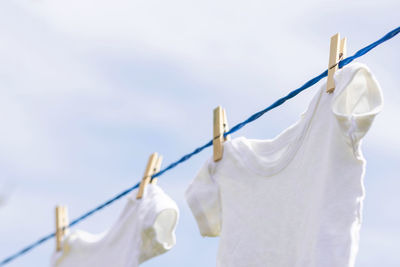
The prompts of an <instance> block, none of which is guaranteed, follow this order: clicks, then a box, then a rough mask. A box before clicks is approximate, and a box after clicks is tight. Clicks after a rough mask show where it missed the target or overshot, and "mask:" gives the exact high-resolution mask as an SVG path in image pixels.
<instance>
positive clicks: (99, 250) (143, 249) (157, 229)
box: [51, 184, 179, 267]
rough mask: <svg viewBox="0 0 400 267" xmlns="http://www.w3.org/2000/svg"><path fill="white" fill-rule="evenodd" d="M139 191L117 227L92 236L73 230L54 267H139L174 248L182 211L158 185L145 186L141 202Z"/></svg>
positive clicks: (56, 257) (127, 204) (64, 242)
mask: <svg viewBox="0 0 400 267" xmlns="http://www.w3.org/2000/svg"><path fill="white" fill-rule="evenodd" d="M136 195H137V189H136V190H134V191H132V193H131V194H130V195H129V197H128V202H127V203H126V206H125V208H124V210H123V212H122V214H121V215H120V217H119V219H118V220H117V222H116V223H115V224H114V226H113V227H112V228H111V229H110V230H109V231H107V232H105V233H103V234H99V235H93V234H90V233H87V232H84V231H79V230H77V231H73V232H71V233H70V234H68V235H67V236H66V237H65V238H64V240H63V242H62V249H61V251H60V252H55V253H54V254H53V257H52V259H51V266H52V267H88V266H93V267H94V266H95V267H110V266H113V267H136V266H139V264H140V263H142V262H144V261H146V260H148V259H150V258H152V257H155V256H158V255H160V254H162V253H164V252H166V251H168V250H169V249H171V248H172V247H173V246H174V245H175V227H176V224H177V221H178V216H179V211H178V208H177V206H176V203H175V202H174V201H173V200H172V199H171V198H170V197H168V196H167V195H166V194H165V193H164V191H163V190H162V189H161V188H160V187H158V186H157V185H155V184H149V185H147V186H146V188H145V191H144V195H143V197H142V199H139V200H138V199H136Z"/></svg>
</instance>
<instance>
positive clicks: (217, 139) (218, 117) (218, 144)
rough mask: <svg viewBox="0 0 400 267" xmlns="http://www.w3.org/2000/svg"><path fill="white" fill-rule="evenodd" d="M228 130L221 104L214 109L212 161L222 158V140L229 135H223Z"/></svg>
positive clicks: (228, 137)
mask: <svg viewBox="0 0 400 267" xmlns="http://www.w3.org/2000/svg"><path fill="white" fill-rule="evenodd" d="M228 131H229V127H228V120H227V117H226V111H225V109H224V108H222V107H221V106H218V107H216V108H215V109H214V134H213V148H214V161H215V162H216V161H219V160H221V159H222V155H223V153H224V146H223V144H224V142H225V141H227V140H229V139H230V136H226V137H224V133H226V132H228Z"/></svg>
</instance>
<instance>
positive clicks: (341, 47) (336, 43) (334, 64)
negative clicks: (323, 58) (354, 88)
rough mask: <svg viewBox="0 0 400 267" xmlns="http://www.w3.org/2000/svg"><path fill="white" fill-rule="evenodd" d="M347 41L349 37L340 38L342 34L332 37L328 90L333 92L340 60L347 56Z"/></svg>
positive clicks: (329, 92)
mask: <svg viewBox="0 0 400 267" xmlns="http://www.w3.org/2000/svg"><path fill="white" fill-rule="evenodd" d="M346 43H347V39H346V38H343V39H342V40H340V34H339V33H337V34H335V35H334V36H332V37H331V46H330V53H329V65H328V81H327V83H326V92H327V93H328V94H331V93H333V92H334V91H335V80H334V78H333V76H334V75H335V72H336V71H337V69H338V67H339V61H341V60H343V59H344V58H346Z"/></svg>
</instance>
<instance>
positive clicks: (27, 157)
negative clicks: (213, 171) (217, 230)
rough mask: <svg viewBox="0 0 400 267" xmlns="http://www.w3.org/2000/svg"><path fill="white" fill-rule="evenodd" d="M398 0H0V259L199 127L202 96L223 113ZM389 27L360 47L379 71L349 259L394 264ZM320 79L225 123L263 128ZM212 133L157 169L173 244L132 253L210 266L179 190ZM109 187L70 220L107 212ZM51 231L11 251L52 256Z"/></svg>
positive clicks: (266, 90)
mask: <svg viewBox="0 0 400 267" xmlns="http://www.w3.org/2000/svg"><path fill="white" fill-rule="evenodd" d="M399 8H400V3H399V2H398V1H397V0H390V1H389V0H383V1H379V2H377V1H368V0H363V1H358V0H356V1H344V0H337V1H314V0H313V1H304V0H299V1H292V2H287V1H258V0H251V1H235V0H233V1H209V0H203V1H197V2H195V1H183V0H172V1H153V0H146V1H136V0H134V1H132V0H131V1H122V0H115V1H104V0H96V1H94V0H90V1H89V0H79V1H78V0H69V1H50V0H14V1H2V2H1V3H0V260H1V259H3V258H5V257H7V256H9V255H10V254H13V253H14V252H16V251H18V250H19V249H21V248H22V247H24V246H26V245H28V244H29V243H31V242H33V241H36V240H37V239H38V238H39V237H42V236H43V235H45V234H48V233H50V232H53V231H54V208H55V205H57V204H65V205H67V206H68V209H69V216H70V219H73V218H76V217H78V216H79V215H81V214H82V213H84V212H86V211H88V210H90V209H92V208H94V207H95V206H97V205H98V204H100V203H102V202H104V201H106V200H108V199H109V198H111V197H113V196H114V195H116V194H118V193H119V192H121V191H123V190H125V189H126V188H129V187H131V186H132V185H133V184H136V182H138V181H139V180H140V179H141V176H142V174H143V171H144V168H145V165H146V162H147V159H148V156H149V155H150V154H151V153H153V152H155V151H157V152H158V153H160V154H162V155H163V156H164V166H166V164H168V163H171V162H173V161H175V160H176V159H178V158H179V157H180V156H182V155H183V154H186V153H188V152H190V151H192V150H193V149H194V148H196V147H198V146H200V145H202V144H204V143H206V142H207V141H208V140H210V138H211V135H212V110H213V108H215V107H216V106H217V105H222V106H223V107H225V108H226V110H227V117H228V121H229V124H230V125H234V124H236V123H238V122H241V121H243V120H244V119H246V118H247V117H248V116H249V115H251V114H253V113H255V112H257V111H259V110H261V109H263V108H265V107H266V106H268V105H270V104H271V103H272V102H274V101H275V100H276V99H277V98H279V97H281V96H283V95H285V94H286V93H288V92H289V91H291V90H293V89H295V88H297V87H299V86H301V85H302V84H303V83H304V82H305V81H307V80H309V79H310V78H312V77H314V76H316V75H318V74H319V73H321V72H322V71H323V70H325V69H326V67H327V64H328V51H329V38H330V36H332V35H333V34H335V33H336V32H340V33H341V34H342V35H343V36H346V37H347V38H348V44H347V47H348V54H353V53H354V52H355V51H357V50H358V49H359V48H361V47H363V46H365V45H367V44H369V43H371V42H373V41H375V40H377V39H378V38H380V37H381V36H383V35H384V34H385V33H387V32H389V31H390V30H392V29H394V28H396V27H398V26H400V25H399V20H398V12H397V11H398V10H399ZM399 46H400V37H395V38H394V39H392V40H390V41H388V42H386V43H384V44H383V45H381V46H380V47H378V48H376V49H375V50H373V51H371V52H370V53H369V54H367V55H365V56H364V57H362V58H360V59H358V60H357V61H358V62H363V63H365V64H367V65H368V66H369V67H370V69H371V71H372V72H373V73H374V75H375V76H376V78H377V80H378V81H379V83H380V85H381V87H382V90H383V95H384V99H385V105H384V109H383V111H382V112H381V113H380V114H379V115H378V116H377V118H376V120H375V122H374V125H373V126H372V128H371V130H370V131H369V133H368V135H367V136H366V138H365V140H364V142H363V152H364V156H365V158H366V159H367V162H368V163H367V171H366V176H365V187H366V199H365V201H364V208H363V226H362V230H361V240H360V251H359V255H358V258H357V263H356V266H357V267H376V266H385V267H394V266H396V267H397V266H399V265H400V255H399V253H398V251H399V245H398V243H399V241H400V229H399V227H398V225H400V214H399V212H398V203H399V202H400V194H398V188H400V179H398V176H399V175H398V172H399V170H400V169H399V164H398V162H399V155H400V141H399V138H398V136H400V126H399V124H398V114H399V113H400V106H399V105H398V103H399V102H400V90H399V84H400V75H399V74H398V62H400V53H399V49H398V47H399ZM320 84H321V83H319V84H317V85H316V86H313V87H312V88H310V89H308V90H307V91H306V92H304V93H302V94H301V95H299V96H297V97H296V98H295V99H294V100H291V101H290V102H288V103H287V104H285V105H283V106H281V107H279V108H277V109H276V110H273V111H271V112H270V113H268V114H266V115H265V116H263V117H262V118H260V119H258V120H257V121H255V122H253V123H252V124H251V125H248V126H246V127H245V128H244V129H242V130H241V131H240V132H238V133H236V134H234V136H233V137H238V136H242V135H244V136H246V137H249V138H260V139H268V138H273V137H274V136H275V135H277V134H278V133H279V132H281V131H282V130H284V129H285V128H287V127H288V126H290V125H291V124H293V123H294V122H295V121H296V120H297V118H298V117H299V114H301V113H302V112H303V111H304V110H305V108H306V107H307V105H308V103H309V101H310V100H311V98H312V96H313V95H314V94H315V92H316V91H317V90H318V88H319V86H320ZM211 153H212V151H211V150H210V149H208V150H206V151H203V152H202V153H201V154H199V155H197V156H196V157H194V158H192V159H191V160H189V161H188V162H186V163H184V164H182V165H181V166H179V167H177V168H175V169H173V170H171V171H169V172H168V173H166V174H165V175H163V176H162V177H160V179H159V185H160V186H161V187H162V188H163V189H164V191H165V192H166V193H167V194H168V195H169V196H170V197H171V198H173V199H174V200H175V201H176V202H177V204H178V206H179V209H180V220H179V223H178V227H177V232H176V234H177V244H176V246H175V247H174V248H173V249H172V250H171V251H170V252H168V253H166V254H164V255H162V256H160V257H157V258H154V259H152V260H150V261H148V262H146V263H144V264H143V265H142V266H144V267H153V266H161V265H162V266H192V267H200V266H201V267H204V266H215V258H216V252H217V247H218V239H217V238H202V237H201V236H200V235H199V232H198V229H197V226H196V223H195V221H194V218H193V216H192V215H191V213H190V210H189V208H188V206H187V204H186V203H185V200H184V191H185V189H186V187H187V186H188V184H189V183H190V181H191V180H192V179H193V178H194V176H195V175H196V173H197V171H198V169H199V168H200V167H201V165H202V164H203V162H204V161H205V160H206V159H207V158H209V157H210V156H211ZM125 201H126V200H125V199H122V200H119V201H117V202H115V203H113V204H112V205H110V206H109V207H107V208H106V209H104V210H102V211H101V212H98V213H97V214H95V215H93V216H92V217H90V218H89V219H87V220H85V221H84V222H82V223H81V224H79V225H78V226H77V227H76V228H77V229H82V230H86V231H89V232H92V233H98V232H102V231H104V230H105V229H107V228H108V227H110V226H111V225H112V224H113V222H114V221H115V219H116V218H117V217H118V215H119V213H120V212H121V210H122V208H123V206H124V204H125ZM54 248H55V241H54V240H51V241H48V242H47V243H45V244H44V245H42V246H40V247H38V248H36V249H35V250H33V251H31V252H30V253H28V254H27V255H25V256H23V257H21V258H19V259H17V260H15V261H14V262H12V263H10V264H9V265H8V266H10V267H22V266H49V261H50V256H51V254H52V253H53V251H54Z"/></svg>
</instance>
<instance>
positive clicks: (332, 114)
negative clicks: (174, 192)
mask: <svg viewBox="0 0 400 267" xmlns="http://www.w3.org/2000/svg"><path fill="white" fill-rule="evenodd" d="M335 84H336V89H335V91H334V93H333V94H328V93H326V92H325V90H326V83H324V84H323V85H322V86H321V88H320V90H319V91H318V92H317V94H316V95H315V97H314V98H313V100H312V102H311V103H310V105H309V107H308V109H307V111H306V112H305V113H303V114H302V116H301V118H300V119H299V121H298V122H297V123H295V124H294V125H292V126H291V127H289V128H288V129H286V130H285V131H283V132H282V133H281V134H280V135H278V136H277V137H276V138H274V139H272V140H253V139H247V138H244V137H239V138H236V139H233V140H230V141H226V142H225V143H224V154H223V158H222V159H221V160H220V161H219V162H214V161H213V160H212V159H210V160H209V161H208V162H206V163H205V165H204V166H203V167H202V169H201V170H200V172H199V173H198V175H197V177H196V178H195V179H194V181H193V182H192V183H191V184H190V186H189V187H188V189H187V191H186V200H187V202H188V204H189V206H190V208H191V210H192V212H193V215H194V217H195V219H196V221H197V224H198V227H199V229H200V233H201V235H203V236H220V243H219V250H218V256H217V266H218V267H249V266H251V267H257V266H260V267H261V266H263V267H264V266H272V267H293V266H296V267H345V266H346V267H352V266H354V261H355V258H356V254H357V251H358V241H359V230H360V225H361V211H362V202H363V199H364V194H365V193H364V185H363V176H364V172H365V159H364V158H363V155H362V153H361V149H360V141H361V140H362V138H363V136H364V135H365V134H366V132H367V131H368V129H369V128H370V126H371V123H372V121H373V119H374V117H375V115H376V114H377V113H378V112H379V111H380V110H381V108H382V105H383V99H382V94H381V89H380V86H379V85H378V83H377V81H376V80H375V78H374V76H373V75H372V74H371V72H370V71H369V69H368V68H367V67H366V66H365V65H362V64H359V63H357V64H351V65H348V66H346V67H344V68H343V69H341V70H339V71H338V72H337V74H335Z"/></svg>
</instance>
